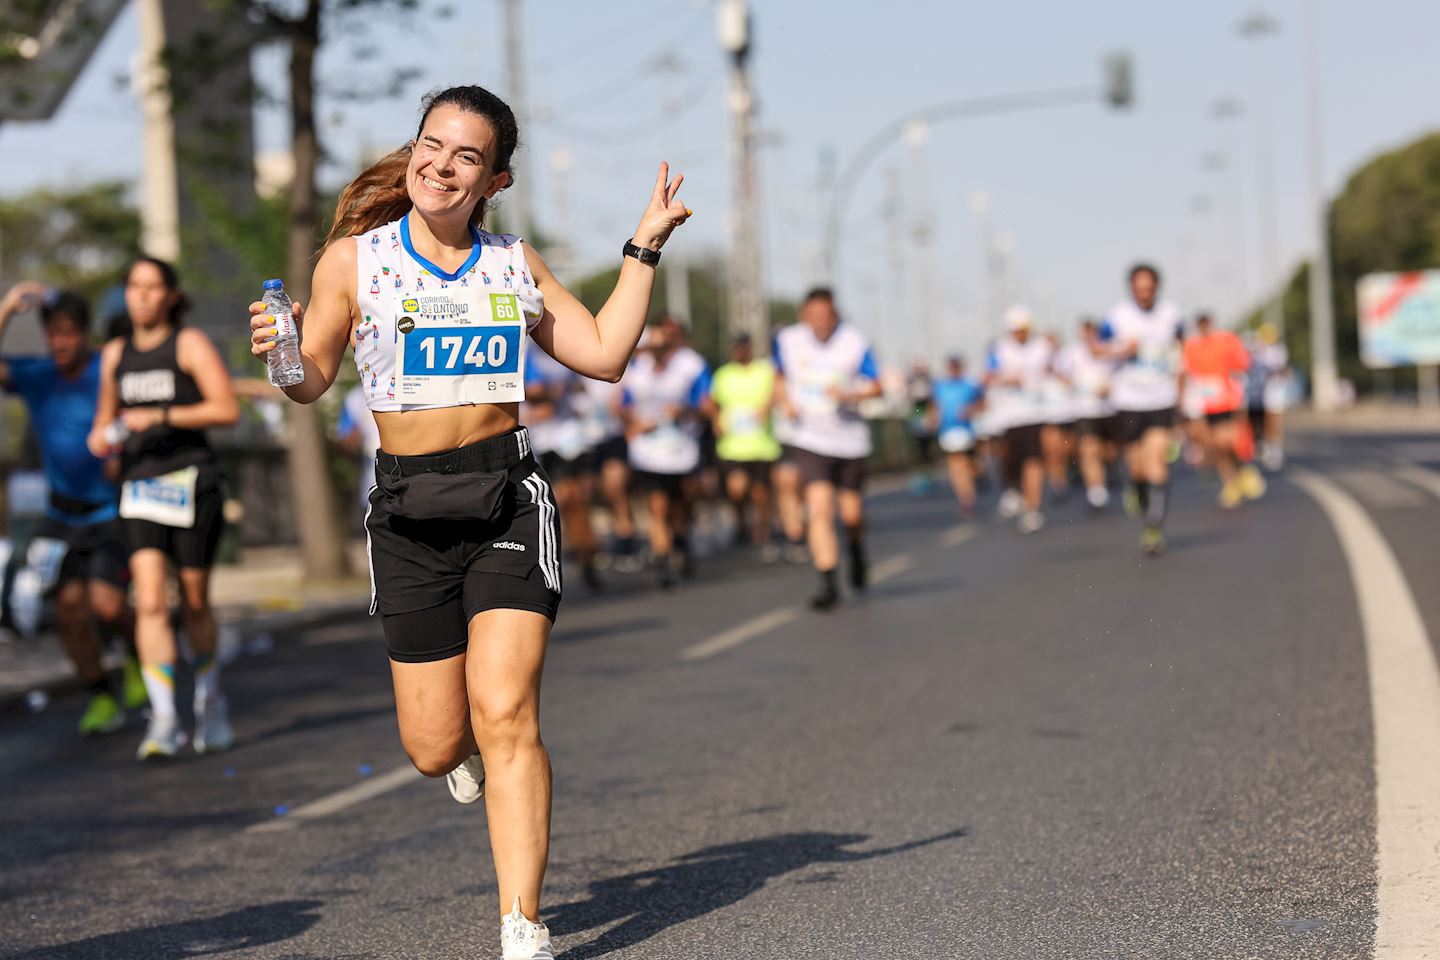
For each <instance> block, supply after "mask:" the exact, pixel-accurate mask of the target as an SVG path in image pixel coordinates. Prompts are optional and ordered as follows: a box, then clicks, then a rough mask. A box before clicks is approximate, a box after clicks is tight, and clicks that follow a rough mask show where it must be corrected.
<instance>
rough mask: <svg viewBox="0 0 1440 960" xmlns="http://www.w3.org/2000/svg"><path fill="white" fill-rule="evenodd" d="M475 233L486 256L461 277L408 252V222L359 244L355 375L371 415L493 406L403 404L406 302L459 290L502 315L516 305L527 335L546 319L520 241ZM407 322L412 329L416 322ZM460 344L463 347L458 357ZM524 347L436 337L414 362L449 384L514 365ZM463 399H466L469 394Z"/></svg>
mask: <svg viewBox="0 0 1440 960" xmlns="http://www.w3.org/2000/svg"><path fill="white" fill-rule="evenodd" d="M474 232H475V235H476V236H477V237H478V249H477V250H476V251H474V252H473V253H472V254H471V258H470V260H468V261H466V263H464V264H463V265H461V268H460V269H459V270H457V271H455V272H454V273H448V274H447V273H445V272H444V271H441V270H440V269H439V268H438V267H436V266H435V265H434V264H432V263H429V262H428V261H426V260H424V259H422V258H420V257H419V256H418V255H416V254H415V252H414V251H413V249H409V248H408V245H407V244H406V243H405V239H406V234H407V231H406V230H405V229H404V219H403V218H402V219H401V220H396V221H394V222H392V223H387V224H385V225H384V226H382V227H377V228H375V229H374V230H371V231H370V232H368V233H362V234H360V235H358V236H357V237H355V261H356V291H355V294H356V296H355V302H356V304H357V305H358V306H359V308H360V323H359V325H358V326H356V328H355V331H354V335H353V340H352V343H353V344H354V347H355V368H356V369H357V370H358V371H359V372H360V388H361V389H362V390H363V391H364V392H365V402H366V403H367V404H369V406H370V409H371V410H376V411H393V410H429V409H434V408H436V407H452V406H461V405H464V404H466V403H472V402H474V403H483V402H487V401H486V400H485V399H483V398H484V393H478V395H477V394H476V393H474V392H472V393H471V394H470V395H471V396H476V399H473V400H468V399H457V398H449V399H435V400H431V401H424V400H422V401H421V402H418V403H408V402H404V401H403V400H402V399H401V395H402V394H401V392H400V391H398V390H397V387H398V386H399V381H398V380H397V377H398V376H399V374H400V371H397V370H396V367H395V361H396V357H397V355H398V354H399V350H400V336H401V330H400V329H399V327H398V326H397V322H396V321H397V320H398V319H399V318H400V315H401V313H402V310H401V304H402V303H404V302H405V300H406V299H409V298H416V299H419V300H422V301H423V299H424V298H425V297H427V295H432V294H438V293H441V292H442V291H443V292H444V293H446V294H451V293H452V291H451V289H450V288H452V287H455V288H458V289H456V290H454V291H453V293H454V294H457V295H458V294H460V293H462V292H464V293H466V294H469V293H470V292H471V291H476V292H478V293H479V294H482V295H483V296H481V297H479V298H478V299H479V300H481V301H483V302H484V303H486V304H491V303H495V304H498V307H497V308H498V309H500V310H505V309H507V306H508V305H510V304H513V305H514V306H515V307H517V308H518V312H519V313H520V314H521V315H522V317H523V321H524V323H523V326H524V332H528V331H529V330H530V329H532V328H533V327H534V326H535V324H536V323H538V322H539V321H540V317H541V316H542V315H543V314H544V312H545V299H544V297H543V296H541V294H540V289H539V288H538V287H537V286H535V283H534V281H533V280H532V279H531V277H530V269H529V266H528V265H527V264H526V262H525V248H524V246H523V244H522V242H521V240H520V238H519V237H516V236H512V235H511V234H495V233H486V232H484V231H483V230H476V231H474ZM497 294H498V295H501V296H500V297H499V298H498V299H497V298H496V297H495V296H494V295H497ZM515 319H516V320H519V319H521V318H520V317H517V318H515ZM406 320H407V324H406V325H407V326H408V325H409V324H410V322H411V321H410V318H408V317H407V318H406ZM415 332H416V333H423V332H424V331H423V330H418V331H415ZM523 338H524V333H521V334H520V339H521V340H523ZM417 339H418V338H417ZM452 340H453V341H455V342H454V343H453V346H454V349H453V350H452V349H451V347H452V342H451V341H452ZM409 342H410V341H407V345H408V344H409ZM523 348H524V344H523V342H517V343H510V342H508V341H506V342H505V343H488V342H484V341H482V340H480V339H479V338H478V337H476V336H473V335H472V336H470V337H468V339H467V338H466V337H464V336H447V337H436V338H434V340H433V342H431V343H430V344H429V347H428V352H427V351H423V350H421V349H418V348H417V349H415V350H414V351H413V354H412V357H413V362H414V363H420V362H422V361H424V360H427V359H428V360H429V361H430V367H431V368H432V370H431V372H433V373H435V374H440V375H443V376H444V377H445V378H446V380H447V381H450V380H454V381H459V380H463V379H464V378H465V377H466V376H467V375H471V376H478V375H480V374H481V372H482V371H485V370H488V369H508V367H510V366H514V365H515V364H516V363H517V362H518V361H519V360H520V359H521V355H522V353H523ZM507 354H508V355H507ZM497 361H498V362H497ZM523 374H524V371H523V369H520V370H518V371H517V375H516V376H515V378H514V379H515V381H516V384H515V386H516V388H517V389H518V391H520V392H521V393H522V394H523V389H524V386H523V382H522V380H523ZM433 379H436V380H438V379H440V378H439V377H434V378H433ZM459 392H460V393H461V394H463V393H464V391H463V390H462V391H459ZM499 399H500V398H497V400H499ZM501 402H503V400H502V401H501Z"/></svg>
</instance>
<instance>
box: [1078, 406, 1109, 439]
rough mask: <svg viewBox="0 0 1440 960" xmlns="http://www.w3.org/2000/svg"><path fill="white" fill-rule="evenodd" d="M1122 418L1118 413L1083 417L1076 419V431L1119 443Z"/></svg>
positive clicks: (1082, 434)
mask: <svg viewBox="0 0 1440 960" xmlns="http://www.w3.org/2000/svg"><path fill="white" fill-rule="evenodd" d="M1119 426H1120V418H1119V415H1118V414H1114V413H1112V414H1109V415H1108V416H1104V417H1081V418H1080V419H1079V420H1077V421H1075V432H1076V433H1078V434H1079V435H1080V436H1082V437H1097V438H1099V439H1100V440H1103V441H1106V442H1111V443H1119V442H1120V438H1119Z"/></svg>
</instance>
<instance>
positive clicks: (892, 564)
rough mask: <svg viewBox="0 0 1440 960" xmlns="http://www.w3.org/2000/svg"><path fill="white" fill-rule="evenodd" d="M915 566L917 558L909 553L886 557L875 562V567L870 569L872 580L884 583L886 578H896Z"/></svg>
mask: <svg viewBox="0 0 1440 960" xmlns="http://www.w3.org/2000/svg"><path fill="white" fill-rule="evenodd" d="M913 566H915V558H914V557H912V556H911V555H910V554H908V553H901V554H898V555H896V556H893V557H886V558H885V559H884V560H881V561H880V562H879V563H877V564H875V569H874V570H871V571H870V582H871V583H884V582H885V581H886V580H894V579H895V578H896V577H898V576H900V574H902V573H904V572H905V571H906V570H909V569H910V568H911V567H913Z"/></svg>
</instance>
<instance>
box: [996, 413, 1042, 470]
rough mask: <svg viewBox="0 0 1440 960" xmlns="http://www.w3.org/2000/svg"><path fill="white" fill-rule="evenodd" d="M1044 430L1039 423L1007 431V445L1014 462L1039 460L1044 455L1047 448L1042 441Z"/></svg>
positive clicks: (1023, 425)
mask: <svg viewBox="0 0 1440 960" xmlns="http://www.w3.org/2000/svg"><path fill="white" fill-rule="evenodd" d="M1043 429H1044V427H1042V426H1041V425H1040V424H1038V423H1026V424H1022V425H1020V426H1018V427H1011V428H1010V429H1009V430H1006V431H1005V445H1006V446H1007V447H1008V448H1009V451H1010V453H1009V455H1010V457H1011V458H1012V459H1013V461H1014V462H1016V463H1024V462H1025V461H1026V460H1039V459H1040V458H1041V457H1042V456H1043V455H1044V452H1045V448H1044V445H1043V444H1042V443H1041V440H1040V436H1041V431H1042V430H1043Z"/></svg>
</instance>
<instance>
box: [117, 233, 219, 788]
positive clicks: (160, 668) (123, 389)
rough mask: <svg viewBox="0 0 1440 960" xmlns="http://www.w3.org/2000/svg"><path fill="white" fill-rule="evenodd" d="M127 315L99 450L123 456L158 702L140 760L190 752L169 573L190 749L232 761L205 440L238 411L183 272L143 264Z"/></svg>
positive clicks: (147, 666) (138, 604)
mask: <svg viewBox="0 0 1440 960" xmlns="http://www.w3.org/2000/svg"><path fill="white" fill-rule="evenodd" d="M125 306H126V309H127V311H128V312H129V314H130V320H131V323H132V324H133V325H134V326H133V330H132V331H131V333H130V336H129V337H128V338H125V339H119V340H112V341H110V342H109V343H107V344H106V345H105V350H104V353H103V354H102V357H101V361H102V363H101V375H100V403H99V406H98V408H97V409H96V412H95V425H94V428H93V429H92V430H91V432H90V449H91V450H92V451H93V452H94V453H95V454H96V455H97V456H112V455H114V454H117V453H118V454H119V455H120V479H121V481H122V482H123V486H122V488H121V493H120V516H121V517H122V518H124V521H125V536H126V539H127V540H128V541H129V543H130V549H131V551H132V552H131V554H130V574H131V577H132V578H133V580H134V584H135V608H136V617H135V642H136V645H137V646H138V647H139V649H140V663H141V666H142V668H143V671H144V676H145V686H146V689H147V690H148V691H149V694H150V727H149V729H148V730H147V731H146V733H145V738H144V740H142V741H141V742H140V747H139V750H138V751H137V755H138V757H139V758H140V759H141V760H145V759H149V758H151V757H173V756H174V755H175V754H176V752H177V751H178V750H179V749H180V744H181V730H180V723H179V719H178V718H177V716H176V712H175V663H176V660H177V659H178V652H177V648H176V642H175V632H174V629H173V628H172V627H171V625H170V593H169V572H170V567H171V566H172V565H173V566H174V567H175V569H176V572H177V575H178V577H179V581H180V599H181V609H182V612H183V613H184V618H185V628H186V636H187V638H188V639H189V644H190V654H191V657H192V659H191V668H192V669H193V671H194V673H195V735H194V738H193V741H192V742H193V743H194V746H195V749H196V751H197V752H200V753H208V752H215V751H220V750H227V749H229V747H230V745H231V744H232V743H233V742H234V736H233V735H232V733H231V732H230V720H229V708H228V705H227V704H226V701H225V695H224V694H223V693H222V692H221V690H220V662H219V660H218V658H217V657H216V627H215V614H214V611H213V610H212V609H211V607H210V568H211V566H212V565H213V564H214V562H215V553H216V551H217V549H218V548H219V546H220V534H221V532H222V530H223V529H224V525H225V520H224V515H223V512H222V506H223V503H224V495H223V494H222V492H221V476H220V462H219V460H218V459H217V458H216V456H215V451H214V450H212V449H211V447H210V442H209V441H208V440H207V439H206V437H205V430H206V429H208V428H210V427H220V426H229V425H230V424H233V423H234V422H235V421H236V420H238V419H239V417H240V407H239V404H238V403H237V402H236V400H235V391H234V390H233V389H232V388H231V386H230V374H229V373H228V372H227V370H226V368H225V362H224V361H223V360H222V359H221V358H220V354H219V352H218V351H217V350H216V349H215V345H214V344H213V343H211V342H210V338H209V337H207V336H206V335H205V334H204V333H203V332H201V331H199V330H195V329H191V328H188V327H185V326H184V318H185V312H186V310H187V308H188V306H189V302H188V301H187V300H186V298H185V295H184V294H183V293H182V292H181V290H180V280H179V277H178V276H177V275H176V273H175V268H174V267H172V266H171V265H170V264H168V263H165V262H164V261H162V260H156V259H154V258H151V257H141V258H140V259H138V260H136V261H135V263H134V264H133V265H132V266H131V267H130V272H129V274H128V275H127V278H126V283H125ZM116 424H120V425H121V426H120V427H118V428H117V427H115V425H116ZM117 430H118V432H117Z"/></svg>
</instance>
